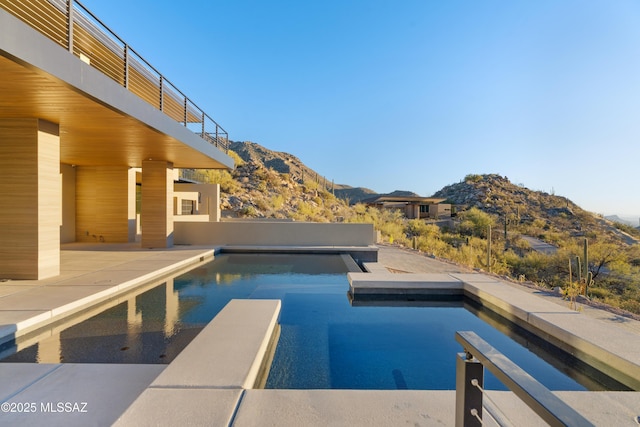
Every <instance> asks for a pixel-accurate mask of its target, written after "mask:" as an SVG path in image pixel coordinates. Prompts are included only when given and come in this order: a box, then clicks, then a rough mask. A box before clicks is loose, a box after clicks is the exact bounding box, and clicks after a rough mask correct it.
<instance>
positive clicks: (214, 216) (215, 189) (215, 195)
mask: <svg viewBox="0 0 640 427" xmlns="http://www.w3.org/2000/svg"><path fill="white" fill-rule="evenodd" d="M210 185H211V196H210V197H209V198H208V199H207V203H209V206H208V212H209V221H211V222H219V221H220V184H210Z"/></svg>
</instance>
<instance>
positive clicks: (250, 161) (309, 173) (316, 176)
mask: <svg viewBox="0 0 640 427" xmlns="http://www.w3.org/2000/svg"><path fill="white" fill-rule="evenodd" d="M230 149H231V150H232V151H234V152H235V153H236V154H238V156H239V157H240V158H241V159H242V161H243V162H244V163H245V164H247V165H254V166H256V167H257V166H260V167H263V168H265V169H268V170H273V171H275V172H278V173H280V174H286V175H288V177H289V178H290V179H291V180H292V181H293V182H296V183H298V184H304V183H305V182H306V183H311V182H315V183H316V184H318V186H319V187H320V188H324V189H326V190H327V191H330V192H331V193H332V194H333V195H335V196H336V197H338V198H340V199H343V200H346V201H347V202H348V203H351V204H353V203H357V202H359V201H361V200H364V199H368V198H371V197H375V196H379V195H381V194H380V193H377V192H375V191H374V190H371V189H369V188H364V187H352V186H350V185H346V184H338V183H334V182H332V181H331V180H330V179H327V178H326V177H325V176H324V175H322V174H321V173H318V172H317V171H315V170H313V169H311V168H310V167H308V166H306V165H305V164H304V163H303V162H302V161H301V160H300V159H299V158H297V157H296V156H294V155H292V154H289V153H285V152H281V151H273V150H269V149H268V148H265V147H263V146H262V145H260V144H257V143H255V142H250V141H231V143H230ZM392 194H393V195H416V194H415V193H412V192H410V191H395V192H393V193H392Z"/></svg>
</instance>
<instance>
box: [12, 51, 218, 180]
mask: <svg viewBox="0 0 640 427" xmlns="http://www.w3.org/2000/svg"><path fill="white" fill-rule="evenodd" d="M160 114H161V113H160ZM26 117H33V118H40V119H45V120H48V121H50V122H53V123H58V124H59V125H60V145H61V149H60V158H61V161H62V163H67V164H73V165H87V166H99V165H104V166H123V165H127V166H131V167H140V166H141V165H142V160H147V159H153V160H166V161H170V162H173V163H174V167H177V168H203V169H206V168H225V165H223V164H222V163H220V162H218V161H216V160H214V159H212V158H210V157H209V156H207V155H205V154H203V153H201V152H200V151H199V150H196V149H193V148H191V147H190V146H188V145H186V144H184V143H182V142H180V141H179V140H177V139H175V138H172V137H170V136H168V135H164V134H162V133H160V132H158V131H156V130H154V129H151V128H150V127H148V126H146V125H145V124H144V123H141V122H140V121H138V120H135V119H133V118H132V117H129V116H126V115H124V114H123V113H121V112H118V111H115V110H112V109H110V108H108V107H107V106H104V105H102V104H100V103H98V102H96V101H94V100H92V99H90V98H88V97H86V96H84V95H83V94H81V93H79V92H76V91H75V90H73V89H72V88H70V87H68V86H67V85H65V84H63V83H61V82H60V81H58V80H56V79H53V78H52V77H51V76H48V75H47V74H45V73H43V72H41V71H38V70H34V69H31V68H27V67H25V66H23V65H20V64H18V63H16V62H14V61H13V60H11V59H9V58H5V57H3V56H1V55H0V118H26ZM0 142H1V141H0Z"/></svg>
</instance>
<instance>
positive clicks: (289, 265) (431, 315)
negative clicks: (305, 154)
mask: <svg viewBox="0 0 640 427" xmlns="http://www.w3.org/2000/svg"><path fill="white" fill-rule="evenodd" d="M347 271H348V266H347V264H345V262H344V260H343V258H342V257H340V256H335V255H332V256H329V255H274V254H271V255H269V254H259V255H253V254H251V255H250V254H223V255H220V256H217V257H216V259H215V260H213V261H212V262H210V263H207V264H204V265H201V266H198V267H197V268H195V269H193V270H191V271H189V272H188V273H185V274H183V275H180V276H178V277H175V278H174V279H172V280H169V281H167V283H164V284H162V285H160V286H157V287H155V288H153V289H150V290H147V291H145V292H143V293H140V294H139V295H134V296H132V297H130V298H129V299H127V300H126V301H124V302H122V303H119V304H117V305H114V306H112V307H109V308H107V309H106V310H105V311H103V312H101V313H99V314H97V315H95V316H92V317H90V318H89V319H86V320H84V321H83V322H80V323H78V324H76V325H73V326H70V327H67V328H66V329H64V330H62V331H60V332H58V333H53V334H51V335H52V336H51V337H48V338H47V339H45V340H42V341H40V342H38V343H36V344H33V345H30V346H27V347H26V348H24V349H20V351H18V352H15V353H14V354H10V355H9V356H8V357H6V358H5V359H4V360H3V361H4V362H10V361H13V362H18V361H19V362H38V361H39V362H43V361H55V357H59V360H58V361H59V362H77V363H168V362H170V361H171V360H173V358H174V357H175V356H176V355H177V354H178V353H179V352H180V350H181V349H182V348H184V347H185V346H186V345H187V344H188V342H189V341H190V340H191V339H193V337H194V336H195V335H196V334H197V333H198V332H199V331H200V330H201V329H202V328H203V327H204V326H205V325H206V324H207V323H208V322H209V321H210V320H211V319H212V318H213V317H214V316H215V314H217V313H218V312H219V311H220V310H221V309H222V308H223V307H224V306H225V305H226V303H227V302H228V301H229V300H231V299H234V298H257V299H274V298H279V299H281V300H282V303H283V304H282V311H281V314H280V325H281V334H280V340H279V343H278V347H277V349H276V353H275V356H274V360H273V364H272V367H271V370H270V374H269V377H268V380H267V384H266V387H267V388H294V389H300V388H308V389H321V388H333V389H338V388H343V389H429V390H435V389H454V388H455V355H456V353H458V352H460V351H461V348H460V346H459V345H458V344H457V343H456V342H455V339H454V332H455V331H456V330H473V331H475V332H477V333H478V334H479V335H480V336H482V337H483V338H484V339H485V340H487V341H488V342H489V343H490V344H492V345H493V346H494V347H496V348H497V349H498V350H500V351H501V352H503V353H504V354H506V355H507V356H508V357H510V358H511V359H512V360H514V361H515V362H516V363H518V364H519V365H521V366H523V367H525V369H527V371H529V372H530V373H531V374H532V375H534V376H535V377H536V378H537V379H538V380H539V381H540V382H542V383H543V384H544V385H545V386H547V387H548V388H550V389H552V390H584V389H585V388H589V389H600V388H602V386H600V385H598V384H597V383H594V382H593V381H592V380H584V379H582V378H581V379H580V383H579V382H577V381H576V380H574V379H572V378H571V376H574V377H580V374H574V373H572V370H571V367H570V366H566V365H562V364H560V363H557V362H552V363H553V364H556V365H558V366H560V368H559V369H558V368H556V367H554V366H552V365H551V364H550V363H548V362H546V361H544V360H542V359H541V358H540V357H538V356H537V355H536V354H534V353H533V352H532V351H530V350H529V349H527V348H525V347H523V346H522V345H520V344H518V343H517V342H515V341H513V340H512V339H510V338H509V337H508V336H506V335H505V334H503V333H502V332H500V331H498V330H497V329H496V328H495V327H493V326H491V325H490V324H489V323H487V322H485V321H483V320H481V319H479V318H478V317H477V316H475V315H474V314H472V312H471V311H469V310H467V309H465V308H464V307H463V305H464V303H463V302H462V301H458V302H451V303H448V304H444V306H437V307H398V306H394V307H380V306H375V307H367V306H364V307H363V306H358V307H354V306H352V305H351V304H350V302H349V299H348V298H347V290H348V281H347V277H346V272H347ZM438 305H443V304H442V303H438ZM526 342H527V343H528V341H526ZM2 351H3V350H2V349H0V353H1V352H2ZM4 353H5V354H9V353H12V351H11V348H5V349H4ZM570 363H571V362H570ZM567 373H568V375H567ZM581 383H582V384H581ZM485 385H486V387H487V388H491V389H504V388H503V387H502V385H501V384H500V383H499V382H498V381H497V380H496V379H495V378H493V377H492V376H489V375H488V376H487V378H486V383H485Z"/></svg>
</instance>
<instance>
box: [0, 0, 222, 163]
mask: <svg viewBox="0 0 640 427" xmlns="http://www.w3.org/2000/svg"><path fill="white" fill-rule="evenodd" d="M0 7H1V8H3V9H5V10H6V11H7V12H9V13H11V14H13V15H14V16H16V17H17V18H19V19H21V20H22V21H23V22H25V23H27V24H28V25H30V26H32V27H33V28H35V29H36V30H38V31H39V32H40V33H42V34H44V35H45V36H47V37H48V38H49V39H51V40H53V41H54V42H56V43H58V44H59V45H61V46H62V47H64V48H65V49H67V50H68V51H69V52H70V53H71V54H73V55H75V56H77V57H79V58H80V59H82V60H84V61H85V62H87V63H89V65H91V66H92V67H93V68H95V69H97V70H99V71H100V72H102V73H103V74H105V75H106V76H108V77H110V78H111V79H113V80H114V81H116V82H117V83H118V84H120V85H122V86H123V87H125V88H126V89H127V90H129V91H130V92H131V93H133V94H135V95H136V96H138V97H139V98H141V99H143V100H144V101H146V102H147V103H149V104H151V105H152V106H154V107H155V108H157V109H158V110H160V111H162V112H163V113H165V114H166V115H168V116H169V117H171V118H172V119H173V120H175V121H177V122H179V123H182V124H183V125H184V126H185V127H187V128H188V129H189V130H191V131H192V132H194V133H195V134H196V135H198V136H200V137H201V138H202V139H204V140H205V141H207V142H209V143H210V144H212V145H214V146H215V147H217V148H219V149H222V150H224V151H225V152H228V150H229V134H228V132H227V131H226V130H225V129H224V128H223V127H222V126H220V124H218V122H216V121H215V120H214V119H212V118H211V116H209V115H208V114H207V113H205V112H204V111H203V110H202V109H201V108H200V107H198V106H197V105H196V104H195V103H194V102H193V101H192V100H191V99H189V98H188V97H187V96H186V95H185V94H184V93H183V92H182V91H180V90H179V89H178V88H177V87H176V86H175V85H174V84H173V83H171V81H170V80H168V79H167V78H166V77H165V76H164V75H162V74H161V73H160V72H159V71H158V70H156V69H155V68H154V67H153V66H152V65H151V64H150V63H149V62H148V61H147V60H146V59H144V58H143V57H142V56H141V55H140V54H139V53H138V52H137V51H135V50H134V49H133V48H131V46H129V45H128V44H127V43H126V42H125V41H124V40H123V39H122V38H120V37H119V36H118V35H117V34H116V33H115V32H114V31H112V30H111V29H110V28H109V27H108V26H107V25H105V24H104V23H103V22H102V21H101V20H100V19H99V18H98V17H96V16H95V15H94V14H93V13H91V11H89V9H87V8H86V7H85V6H84V5H83V4H82V3H80V1H78V0H0Z"/></svg>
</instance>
